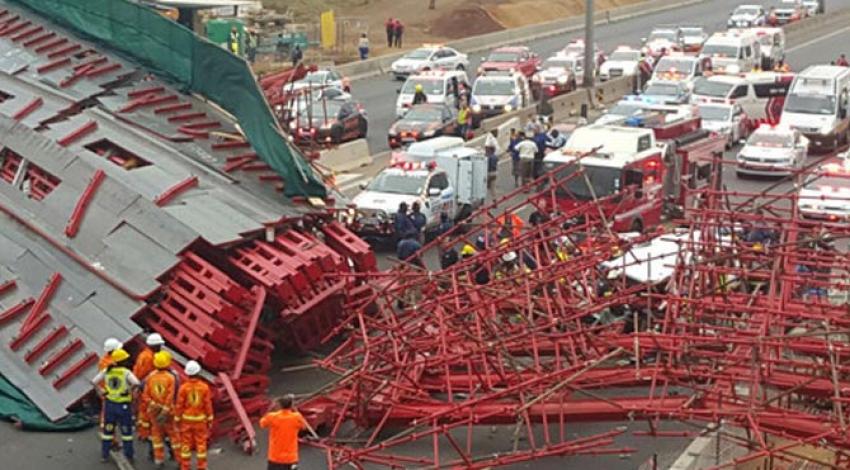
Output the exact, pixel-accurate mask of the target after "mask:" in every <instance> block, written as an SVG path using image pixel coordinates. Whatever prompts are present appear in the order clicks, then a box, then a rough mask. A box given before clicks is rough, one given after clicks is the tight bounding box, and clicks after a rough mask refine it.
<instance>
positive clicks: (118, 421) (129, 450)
mask: <svg viewBox="0 0 850 470" xmlns="http://www.w3.org/2000/svg"><path fill="white" fill-rule="evenodd" d="M129 359H130V354H129V353H127V351H125V350H123V349H116V350H115V351H112V364H111V365H109V366H108V367H107V368H106V369H104V370H102V371H100V372H99V373H98V374H97V375H96V376H95V377H94V379H92V384H93V385H94V386H95V390H96V391H97V393H98V394H99V395H102V396H103V400H104V411H103V418H102V421H101V423H100V439H101V454H100V457H101V461H102V462H108V461H109V450H110V449H111V448H112V439H113V437H114V434H115V430H116V428H117V429H118V431H119V432H120V433H121V443H122V445H123V449H124V456H125V457H127V460H129V461H130V462H132V461H133V406H132V405H133V388H134V387H139V386H140V385H141V382H140V381H139V379H138V378H137V377H136V376H135V375H133V372H131V371H130V369H129V367H128V363H129ZM101 383H102V384H103V388H102V389H101V387H100V384H101Z"/></svg>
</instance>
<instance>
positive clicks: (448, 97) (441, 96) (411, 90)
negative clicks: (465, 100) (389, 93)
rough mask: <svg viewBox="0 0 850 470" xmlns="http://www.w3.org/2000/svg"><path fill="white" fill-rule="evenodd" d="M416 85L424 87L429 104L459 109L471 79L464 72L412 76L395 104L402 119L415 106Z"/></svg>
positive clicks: (437, 71) (437, 72) (433, 72)
mask: <svg viewBox="0 0 850 470" xmlns="http://www.w3.org/2000/svg"><path fill="white" fill-rule="evenodd" d="M416 85H421V86H422V91H423V92H424V93H425V96H426V98H427V100H428V101H427V102H428V103H429V104H434V103H445V104H446V105H448V106H451V107H454V108H457V106H458V99H459V96H460V93H461V92H462V90H461V89H460V88H463V89H464V90H469V79H468V78H467V76H466V72H464V71H463V70H436V71H429V72H421V73H418V74H416V75H411V76H410V77H409V78H408V79H407V81H405V82H404V85H403V86H402V87H401V88H400V89H399V90H398V99H396V104H395V114H396V116H397V117H402V116H404V114H405V113H406V112H407V110H408V109H409V108H410V106H411V105H412V104H413V95H414V94H416Z"/></svg>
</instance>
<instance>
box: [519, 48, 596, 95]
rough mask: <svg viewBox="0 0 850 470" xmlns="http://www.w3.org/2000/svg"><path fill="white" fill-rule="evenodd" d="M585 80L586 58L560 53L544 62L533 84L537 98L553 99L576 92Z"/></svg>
mask: <svg viewBox="0 0 850 470" xmlns="http://www.w3.org/2000/svg"><path fill="white" fill-rule="evenodd" d="M583 79H584V57H583V56H577V55H562V54H560V53H558V54H555V55H553V56H552V57H549V58H548V59H546V60H545V61H544V62H543V66H542V67H541V69H540V71H538V72H537V73H535V74H534V76H533V77H531V83H532V89H533V90H534V94H535V95H536V96H538V97H539V96H543V95H546V96H548V97H553V96H558V95H563V94H564V93H569V92H571V91H573V90H575V89H576V86H577V85H578V84H579V83H581V82H582V80H583Z"/></svg>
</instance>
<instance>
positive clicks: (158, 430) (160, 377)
mask: <svg viewBox="0 0 850 470" xmlns="http://www.w3.org/2000/svg"><path fill="white" fill-rule="evenodd" d="M153 365H154V367H156V370H155V371H154V372H151V374H150V375H148V377H147V378H146V379H145V388H144V390H143V391H142V402H141V403H142V405H141V406H140V409H144V412H145V416H147V418H148V420H149V423H150V433H151V444H152V445H153V463H154V465H156V467H157V468H162V467H163V465H165V438H166V437H167V438H168V439H169V440H170V442H171V445H172V446H176V445H178V442H177V439H176V438H175V433H174V401H175V396H176V394H177V377H176V376H175V374H174V373H173V372H172V371H171V370H169V368H170V367H171V354H169V352H168V351H160V352H158V353H156V354H154V356H153ZM172 449H173V447H172ZM172 455H174V451H173V450H172Z"/></svg>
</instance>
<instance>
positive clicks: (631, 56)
mask: <svg viewBox="0 0 850 470" xmlns="http://www.w3.org/2000/svg"><path fill="white" fill-rule="evenodd" d="M638 59H640V52H639V51H614V52H613V53H612V54H611V57H609V58H608V60H621V61H624V62H627V61H633V60H638Z"/></svg>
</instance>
